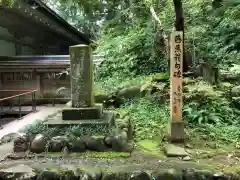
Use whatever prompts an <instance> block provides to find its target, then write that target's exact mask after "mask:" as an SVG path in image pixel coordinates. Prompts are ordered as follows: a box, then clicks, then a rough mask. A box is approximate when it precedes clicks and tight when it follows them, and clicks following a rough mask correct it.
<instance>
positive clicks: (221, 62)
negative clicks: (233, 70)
mask: <svg viewBox="0 0 240 180" xmlns="http://www.w3.org/2000/svg"><path fill="white" fill-rule="evenodd" d="M176 2H178V0H174V1H173V0H153V1H150V0H141V1H138V0H121V1H120V0H109V1H104V0H88V1H78V0H60V1H59V0H51V1H46V3H47V4H48V5H49V6H50V7H51V8H53V9H54V10H55V11H56V12H57V13H58V14H59V15H60V16H61V17H63V18H64V19H65V20H67V21H68V22H69V23H71V24H72V25H74V26H75V27H76V28H78V29H79V30H81V31H83V32H85V33H86V34H88V35H89V36H90V37H91V38H92V39H93V40H94V41H95V42H96V43H95V45H96V46H97V49H96V51H97V52H98V53H100V54H103V55H105V56H106V57H107V59H108V61H107V63H104V65H103V66H102V67H101V68H102V71H101V73H100V76H101V77H106V76H115V75H116V76H118V75H120V74H121V76H122V75H126V76H129V75H131V76H135V75H141V74H149V73H154V72H165V71H166V68H167V56H166V52H165V49H164V38H168V35H169V34H170V32H171V31H172V30H173V28H174V27H175V26H174V23H175V11H174V3H176ZM182 3H183V10H184V26H185V49H186V56H187V57H186V58H187V59H188V61H189V62H188V64H189V65H190V66H192V67H194V66H196V65H198V64H199V63H202V62H207V63H209V64H211V65H213V66H228V65H230V64H231V63H236V62H240V61H239V60H240V53H239V49H240V33H239V32H240V2H238V1H237V0H228V1H227V0H226V1H221V0H215V1H202V0H188V1H182ZM151 7H152V8H153V9H154V11H155V12H156V15H157V17H158V19H159V21H160V23H162V24H159V22H158V21H156V19H154V18H153V15H152V13H151V11H150V10H151Z"/></svg>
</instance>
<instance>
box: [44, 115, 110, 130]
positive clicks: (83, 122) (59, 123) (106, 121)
mask: <svg viewBox="0 0 240 180" xmlns="http://www.w3.org/2000/svg"><path fill="white" fill-rule="evenodd" d="M44 124H46V125H48V127H56V128H64V127H72V126H76V125H80V126H82V127H87V126H88V127H89V126H95V125H103V126H108V127H111V126H114V113H113V112H110V111H105V112H103V114H102V116H101V118H99V119H79V120H67V121H66V120H62V117H61V116H58V115H56V117H53V118H49V119H47V120H46V122H45V123H44Z"/></svg>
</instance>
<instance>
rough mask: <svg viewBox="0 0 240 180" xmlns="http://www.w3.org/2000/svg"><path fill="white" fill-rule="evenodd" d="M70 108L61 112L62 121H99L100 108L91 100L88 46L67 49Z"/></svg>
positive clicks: (91, 87) (90, 64) (91, 70)
mask: <svg viewBox="0 0 240 180" xmlns="http://www.w3.org/2000/svg"><path fill="white" fill-rule="evenodd" d="M69 51H70V79H71V101H72V107H71V108H65V109H63V110H62V119H63V120H86V119H99V118H100V117H101V114H102V108H101V107H100V108H99V106H96V105H95V103H94V98H93V56H92V49H91V47H90V46H88V45H76V46H71V47H69Z"/></svg>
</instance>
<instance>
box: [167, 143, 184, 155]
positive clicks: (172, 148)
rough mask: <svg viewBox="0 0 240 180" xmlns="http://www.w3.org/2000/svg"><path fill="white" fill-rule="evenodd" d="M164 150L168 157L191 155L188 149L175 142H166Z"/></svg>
mask: <svg viewBox="0 0 240 180" xmlns="http://www.w3.org/2000/svg"><path fill="white" fill-rule="evenodd" d="M164 151H165V153H166V155H167V156H168V157H185V156H189V154H188V153H187V152H186V150H185V149H184V148H182V147H179V146H176V145H174V144H166V145H165V146H164Z"/></svg>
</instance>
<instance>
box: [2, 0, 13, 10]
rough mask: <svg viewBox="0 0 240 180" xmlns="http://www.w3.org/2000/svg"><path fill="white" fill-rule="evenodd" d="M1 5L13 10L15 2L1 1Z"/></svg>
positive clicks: (10, 0) (9, 0)
mask: <svg viewBox="0 0 240 180" xmlns="http://www.w3.org/2000/svg"><path fill="white" fill-rule="evenodd" d="M0 5H3V6H7V7H10V8H12V7H13V5H14V0H0Z"/></svg>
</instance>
